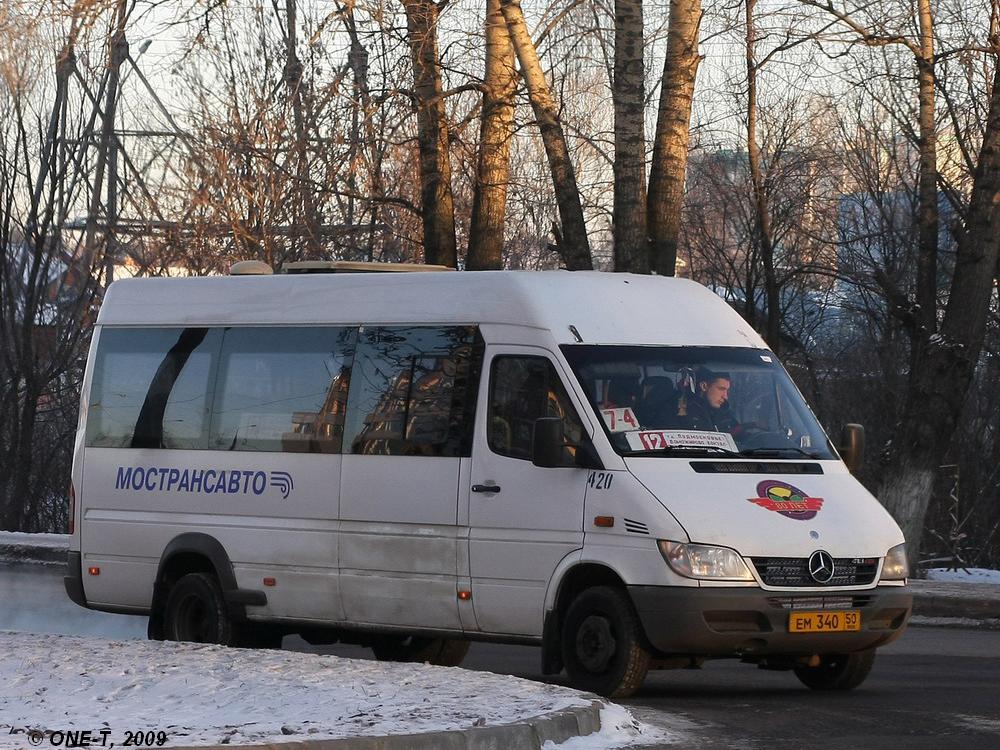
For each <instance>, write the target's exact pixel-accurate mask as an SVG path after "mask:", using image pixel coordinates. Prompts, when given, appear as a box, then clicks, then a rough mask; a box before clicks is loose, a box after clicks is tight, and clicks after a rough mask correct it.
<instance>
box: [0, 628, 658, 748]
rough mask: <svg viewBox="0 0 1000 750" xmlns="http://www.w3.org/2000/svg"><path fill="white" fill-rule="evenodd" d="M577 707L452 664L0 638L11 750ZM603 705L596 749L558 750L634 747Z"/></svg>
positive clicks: (381, 725) (365, 731) (630, 728)
mask: <svg viewBox="0 0 1000 750" xmlns="http://www.w3.org/2000/svg"><path fill="white" fill-rule="evenodd" d="M589 703H590V699H589V698H588V697H587V696H586V695H584V694H582V693H579V692H577V691H575V690H571V689H569V688H565V687H560V686H557V685H546V684H542V683H538V682H531V681H529V680H524V679H520V678H517V677H510V676H506V675H495V674H491V673H484V672H471V671H467V670H464V669H459V668H446V667H431V666H427V665H423V664H386V663H380V662H373V661H363V660H359V659H344V658H340V657H335V656H322V655H316V654H303V653H293V652H289V651H255V650H249V649H234V648H224V647H222V646H211V645H201V644H190V643H168V642H163V643H161V642H144V641H105V640H98V639H89V638H77V637H72V636H59V635H34V634H27V633H11V632H0V748H8V747H10V748H18V749H19V750H23V748H24V747H26V744H25V738H26V735H25V734H23V733H20V732H21V731H23V732H29V731H31V730H41V731H66V730H74V731H80V730H88V729H89V730H91V731H92V732H93V733H95V736H98V737H99V735H96V733H98V732H100V731H101V730H102V729H110V730H111V735H110V736H109V740H110V741H112V742H115V743H116V744H118V745H119V746H120V745H121V744H122V742H123V741H124V740H125V732H126V731H135V730H140V729H141V730H143V731H147V730H153V731H155V732H159V731H162V732H165V733H166V736H167V738H168V745H174V746H176V745H210V744H217V743H226V744H249V743H265V742H274V741H293V740H303V739H324V738H340V737H357V736H377V735H385V734H412V733H418V732H430V731H438V730H449V729H465V728H470V727H473V726H497V725H502V724H510V723H514V722H517V721H520V720H522V719H527V718H530V717H534V716H539V715H541V714H545V713H549V712H552V711H558V710H560V709H563V708H569V707H572V706H586V705H589ZM612 708H613V709H614V710H615V711H616V712H617V713H612V714H609V716H608V719H609V725H608V727H607V728H606V736H605V735H604V734H603V733H602V735H599V737H601V736H603V739H602V740H599V739H598V737H595V738H594V739H593V742H596V743H598V744H590V745H585V746H584V745H581V746H566V750H584V748H587V750H590V748H597V747H602V748H606V747H620V746H621V744H623V743H627V742H634V741H636V738H638V737H639V736H640V735H641V733H642V729H643V727H642V726H636V725H637V722H635V720H634V719H632V718H631V716H629V715H628V713H627V712H626V711H625V709H622V708H620V707H618V706H612ZM19 730H20V731H19ZM12 732H14V733H13V734H12Z"/></svg>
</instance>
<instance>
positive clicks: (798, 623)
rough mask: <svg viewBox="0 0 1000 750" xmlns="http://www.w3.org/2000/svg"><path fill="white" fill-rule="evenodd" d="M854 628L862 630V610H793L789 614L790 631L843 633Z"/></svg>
mask: <svg viewBox="0 0 1000 750" xmlns="http://www.w3.org/2000/svg"><path fill="white" fill-rule="evenodd" d="M852 630H861V613H860V612H855V611H852V610H845V611H830V612H792V613H791V614H790V615H789V616H788V632H789V633H843V632H845V631H852Z"/></svg>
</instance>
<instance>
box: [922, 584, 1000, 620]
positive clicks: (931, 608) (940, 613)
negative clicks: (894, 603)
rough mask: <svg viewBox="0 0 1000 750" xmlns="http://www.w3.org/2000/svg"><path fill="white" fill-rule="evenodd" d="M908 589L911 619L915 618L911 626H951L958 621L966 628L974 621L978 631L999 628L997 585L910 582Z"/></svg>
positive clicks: (999, 596) (998, 592)
mask: <svg viewBox="0 0 1000 750" xmlns="http://www.w3.org/2000/svg"><path fill="white" fill-rule="evenodd" d="M910 589H911V590H912V591H913V615H914V617H916V618H918V619H917V622H915V623H914V625H943V626H949V625H950V626H954V625H955V624H956V623H957V622H958V621H961V622H962V624H964V625H965V626H966V627H968V626H969V625H970V621H975V622H978V625H979V626H980V627H988V628H996V627H1000V586H998V585H994V584H988V583H975V584H949V583H943V582H939V581H910ZM969 589H971V591H970V590H969ZM935 620H938V621H939V622H935Z"/></svg>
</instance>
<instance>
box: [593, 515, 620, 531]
mask: <svg viewBox="0 0 1000 750" xmlns="http://www.w3.org/2000/svg"><path fill="white" fill-rule="evenodd" d="M614 525H615V517H614V516H594V526H600V527H601V528H603V529H610V528H611V527H612V526H614Z"/></svg>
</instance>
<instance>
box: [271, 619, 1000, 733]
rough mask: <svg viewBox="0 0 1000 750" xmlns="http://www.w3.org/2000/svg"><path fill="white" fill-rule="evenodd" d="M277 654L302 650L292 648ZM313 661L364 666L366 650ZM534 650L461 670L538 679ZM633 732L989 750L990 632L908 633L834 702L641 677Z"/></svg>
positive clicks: (781, 681) (683, 676) (994, 683)
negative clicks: (360, 661)
mask: <svg viewBox="0 0 1000 750" xmlns="http://www.w3.org/2000/svg"><path fill="white" fill-rule="evenodd" d="M285 643H286V648H297V647H301V648H303V649H308V647H307V646H305V644H301V643H298V644H297V643H296V640H295V639H291V638H290V639H286V642H285ZM308 650H322V651H323V652H324V653H337V654H341V655H344V656H352V657H355V658H359V657H360V658H370V652H369V651H368V650H367V649H362V648H359V647H350V646H332V647H323V648H321V649H308ZM538 653H539V652H538V650H537V649H534V648H530V647H519V646H499V645H495V644H484V643H476V644H473V645H472V648H471V649H470V650H469V655H468V657H467V658H466V660H465V663H464V664H463V665H462V666H463V667H466V668H469V669H482V670H487V671H490V672H498V673H505V674H511V675H515V676H517V677H527V678H529V679H537V680H547V681H551V682H559V683H564V679H561V678H556V679H552V678H544V677H542V675H541V674H540V672H539V669H538V660H539V656H538ZM620 702H621V703H623V704H624V705H626V706H628V707H629V708H630V709H631V710H632V712H633V714H635V715H636V716H637V717H638V718H640V719H642V720H643V721H645V722H647V723H650V724H654V725H658V726H661V727H663V728H664V729H666V730H668V731H672V732H674V733H675V734H679V736H678V741H677V742H676V743H675V744H669V745H661V747H669V748H673V750H676V748H677V747H684V748H688V747H692V748H707V749H709V750H715V749H716V748H718V749H719V750H721V749H722V748H740V749H746V750H758V749H759V750H774V749H775V748H782V749H783V748H789V750H790V749H791V748H795V749H796V750H814V749H816V748H820V749H822V750H827V749H829V750H859V749H860V748H900V749H902V750H918V749H922V748H935V750H937V749H942V750H945V749H949V748H955V749H956V750H978V749H979V748H983V749H984V750H986V749H989V750H996V749H997V748H1000V631H993V630H968V629H951V628H910V629H909V630H908V631H907V632H906V633H904V634H903V636H902V637H901V638H900V639H899V640H898V641H896V642H895V643H893V644H890V645H889V646H887V647H885V648H884V649H882V650H881V651H880V652H879V656H878V659H877V660H876V663H875V667H874V669H873V670H872V673H871V675H870V676H869V677H868V680H867V681H866V682H865V683H864V684H863V685H862V686H861V687H859V688H857V689H856V690H853V691H850V692H846V693H837V694H831V693H820V692H815V691H812V690H809V689H808V688H806V687H804V686H803V685H802V684H801V683H800V682H799V681H798V680H797V679H796V677H795V675H794V674H792V673H791V672H773V671H766V670H761V669H757V668H756V667H754V666H752V665H747V664H740V663H739V662H735V661H715V662H709V663H707V664H706V665H705V666H704V667H703V668H702V669H697V670H687V669H685V670H665V671H658V672H651V673H650V675H649V677H648V678H647V679H646V684H645V685H644V686H643V688H642V690H640V691H639V693H638V694H637V695H636V696H635V697H633V698H631V699H629V700H626V701H620Z"/></svg>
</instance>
